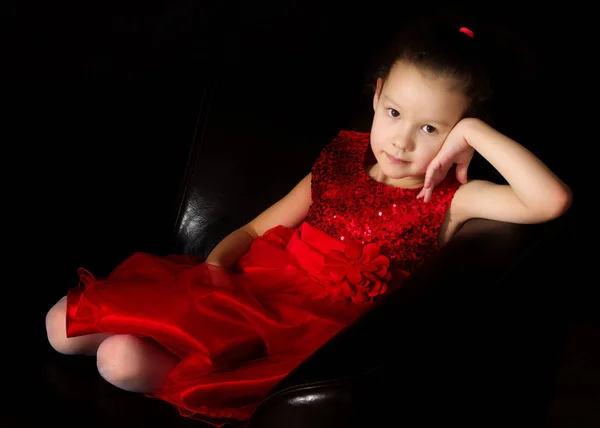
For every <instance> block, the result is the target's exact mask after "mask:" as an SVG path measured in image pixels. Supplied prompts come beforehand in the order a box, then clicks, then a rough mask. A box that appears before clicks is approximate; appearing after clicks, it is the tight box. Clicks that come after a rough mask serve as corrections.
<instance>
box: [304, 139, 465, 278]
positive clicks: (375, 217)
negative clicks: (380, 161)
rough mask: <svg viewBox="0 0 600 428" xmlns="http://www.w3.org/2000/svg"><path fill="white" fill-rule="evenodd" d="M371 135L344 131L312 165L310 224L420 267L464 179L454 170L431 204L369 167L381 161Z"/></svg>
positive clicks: (408, 267)
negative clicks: (371, 173)
mask: <svg viewBox="0 0 600 428" xmlns="http://www.w3.org/2000/svg"><path fill="white" fill-rule="evenodd" d="M369 137H370V134H369V133H366V132H356V131H348V130H344V131H341V132H340V133H339V135H338V136H337V137H336V138H335V139H334V140H333V141H332V142H331V143H329V144H328V145H327V146H326V147H325V148H324V149H323V150H322V151H321V154H320V156H319V158H318V159H317V161H316V162H315V164H314V166H313V169H312V199H313V203H312V205H311V207H310V210H309V212H308V216H307V219H306V221H307V223H309V224H311V225H312V226H315V227H317V228H319V229H321V230H323V231H324V232H326V233H328V234H329V235H331V236H334V237H336V238H338V239H340V240H346V239H354V240H357V241H359V242H361V243H365V244H367V243H376V244H378V245H380V246H381V253H382V254H383V255H385V256H387V257H389V258H390V260H391V263H392V265H393V266H394V267H395V268H399V269H402V270H405V271H408V272H412V271H414V269H416V268H417V267H419V266H420V265H421V264H422V263H423V261H424V260H425V259H426V258H427V257H428V256H430V255H431V254H433V252H435V250H436V249H437V248H438V233H439V230H440V226H441V224H442V221H443V220H444V215H445V214H446V211H447V209H448V207H449V206H450V202H451V201H452V197H453V196H454V193H455V191H456V189H458V186H459V185H460V183H459V182H458V180H456V177H455V176H454V174H452V173H449V174H448V175H447V177H446V178H445V180H444V181H443V182H442V183H440V184H439V185H438V186H437V188H436V191H435V192H434V194H433V196H432V199H431V201H430V202H429V203H424V202H423V200H422V199H417V195H418V194H419V192H420V190H421V189H420V188H419V189H402V188H397V187H393V186H389V185H386V184H383V183H380V182H378V181H376V180H374V179H373V178H371V177H370V176H369V175H368V174H367V172H366V171H365V164H373V163H375V157H374V155H373V152H372V151H371V147H370V144H369V143H370V139H369Z"/></svg>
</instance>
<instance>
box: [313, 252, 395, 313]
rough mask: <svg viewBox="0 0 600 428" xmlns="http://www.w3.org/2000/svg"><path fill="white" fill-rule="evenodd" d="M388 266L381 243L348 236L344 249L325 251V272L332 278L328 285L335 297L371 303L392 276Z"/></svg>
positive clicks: (381, 292) (383, 290) (383, 289)
mask: <svg viewBox="0 0 600 428" xmlns="http://www.w3.org/2000/svg"><path fill="white" fill-rule="evenodd" d="M389 267H390V261H389V259H388V258H387V257H385V256H384V255H382V254H381V251H380V249H379V245H377V244H365V245H363V244H361V243H360V242H358V241H355V240H349V241H348V242H346V244H345V246H344V252H341V251H338V250H333V251H331V252H330V253H328V254H326V255H325V267H324V269H323V273H324V274H325V275H328V276H329V278H330V279H331V281H330V284H329V288H330V290H331V291H332V294H333V297H334V298H336V299H341V300H344V299H351V300H352V301H353V302H355V303H371V302H372V301H373V298H374V297H375V296H378V295H380V294H383V293H385V291H386V290H387V282H388V281H389V280H390V279H391V277H392V275H391V273H390V271H389ZM328 282H329V281H328Z"/></svg>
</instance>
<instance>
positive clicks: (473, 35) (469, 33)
mask: <svg viewBox="0 0 600 428" xmlns="http://www.w3.org/2000/svg"><path fill="white" fill-rule="evenodd" d="M458 31H460V32H461V33H464V34H466V35H467V36H469V37H470V38H472V39H473V38H475V33H473V32H472V31H471V30H469V29H468V28H467V27H460V30H458Z"/></svg>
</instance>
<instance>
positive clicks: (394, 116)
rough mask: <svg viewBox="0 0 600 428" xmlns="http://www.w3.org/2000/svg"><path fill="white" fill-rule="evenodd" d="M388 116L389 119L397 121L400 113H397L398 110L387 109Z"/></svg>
mask: <svg viewBox="0 0 600 428" xmlns="http://www.w3.org/2000/svg"><path fill="white" fill-rule="evenodd" d="M387 112H388V115H389V116H390V117H393V118H394V119H397V118H399V117H400V112H398V110H394V109H393V108H389V109H387Z"/></svg>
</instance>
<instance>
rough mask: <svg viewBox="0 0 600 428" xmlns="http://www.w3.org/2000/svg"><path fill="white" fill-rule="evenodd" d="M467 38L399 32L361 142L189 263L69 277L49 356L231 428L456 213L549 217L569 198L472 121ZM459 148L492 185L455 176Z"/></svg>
mask: <svg viewBox="0 0 600 428" xmlns="http://www.w3.org/2000/svg"><path fill="white" fill-rule="evenodd" d="M477 37H478V35H477V33H473V31H471V29H468V28H461V27H456V26H452V27H446V26H439V27H434V26H426V27H424V28H423V29H419V28H410V29H409V30H408V32H407V36H406V37H404V38H401V39H400V40H401V42H400V43H398V45H397V46H396V47H395V51H393V56H392V57H391V58H390V60H389V61H388V62H387V63H386V64H384V66H383V68H382V69H381V73H380V75H379V77H378V78H377V79H376V88H375V93H374V97H373V109H374V117H373V122H372V127H371V132H370V133H361V132H353V131H341V132H340V133H339V135H338V136H337V137H336V138H335V139H334V140H333V141H332V142H331V143H330V144H328V145H327V146H326V147H325V148H324V149H323V150H322V152H321V154H320V156H319V157H318V159H317V160H316V162H315V164H314V166H313V168H312V170H311V171H310V173H309V174H308V175H306V177H304V178H303V179H302V180H301V181H300V182H299V183H298V184H297V185H296V186H295V187H294V188H293V189H292V190H291V191H290V192H289V194H287V195H286V196H285V197H284V198H283V199H281V200H280V201H278V202H277V203H275V204H274V205H273V206H271V207H270V208H268V209H267V210H266V211H264V212H263V213H262V214H260V215H259V216H258V217H256V218H255V219H253V220H252V221H250V222H249V223H248V224H246V225H244V226H243V227H241V228H239V229H238V230H235V231H233V232H232V233H231V234H230V235H229V236H227V237H226V238H225V239H224V240H223V241H222V242H220V243H219V245H217V246H216V247H215V248H214V250H213V251H212V252H211V253H210V255H209V256H208V257H207V258H206V260H204V261H202V260H198V259H195V258H193V257H185V256H173V257H158V256H153V255H150V254H145V253H136V254H134V255H132V256H131V257H130V258H128V259H126V260H125V261H124V262H123V263H122V264H120V265H119V266H118V267H117V268H116V269H115V270H114V271H113V272H112V273H111V274H110V275H109V277H108V278H105V279H96V278H94V277H93V275H92V274H91V273H89V272H87V271H85V270H83V269H82V270H80V277H81V282H80V284H79V286H78V287H75V288H73V289H70V290H69V292H68V294H67V296H65V297H63V298H62V299H61V300H60V301H59V302H58V303H57V304H56V305H55V306H54V307H52V308H51V309H50V311H49V312H48V315H47V318H46V326H47V332H48V339H49V342H50V344H51V345H52V347H54V349H56V350H57V351H58V352H61V353H63V354H86V355H95V356H96V357H97V364H98V370H99V372H100V374H101V375H102V376H103V377H104V378H105V379H106V380H107V381H108V382H110V383H112V384H114V385H116V386H118V387H120V388H123V389H125V390H128V391H136V392H141V393H144V394H146V395H148V396H152V397H158V398H160V399H163V400H166V401H167V402H170V403H172V404H173V405H175V406H176V407H177V408H178V409H179V411H180V412H181V414H182V415H185V416H190V417H194V418H198V419H201V420H204V421H206V422H209V423H211V424H214V425H215V426H220V424H221V423H223V422H224V421H238V422H240V423H242V424H243V423H245V422H246V421H248V419H249V418H250V416H251V414H252V412H253V410H254V409H255V408H256V406H257V405H258V404H259V403H260V401H261V400H262V399H263V398H264V397H265V396H266V394H267V393H268V392H269V390H270V389H271V388H273V387H274V386H275V384H276V383H277V382H278V381H280V380H281V379H282V378H284V377H285V376H286V375H287V374H288V373H289V372H290V371H291V370H292V369H294V368H295V367H296V366H297V365H298V364H300V362H302V361H303V360H304V359H306V358H307V357H308V356H309V355H310V354H312V353H313V352H314V351H315V350H316V349H317V348H319V347H320V346H321V345H323V344H324V343H325V342H326V341H328V340H329V339H330V338H331V337H332V336H333V335H335V334H336V333H337V332H339V331H340V330H341V329H342V328H344V327H345V326H347V325H349V324H350V323H352V322H353V321H354V320H356V318H357V317H358V316H360V315H361V314H362V313H364V312H365V311H366V310H368V309H369V308H370V307H371V306H372V302H374V301H376V300H378V299H380V298H381V296H385V295H386V294H389V293H390V291H391V290H392V289H394V288H396V287H399V286H401V284H402V282H403V280H404V278H406V276H407V275H409V274H410V273H411V272H412V271H414V270H415V269H417V268H418V267H419V266H421V265H422V263H423V262H424V260H425V259H426V258H427V257H428V256H429V255H431V254H432V253H433V252H434V251H435V250H436V249H437V248H438V247H439V246H440V245H443V244H444V243H446V242H448V240H449V239H451V238H452V236H453V235H454V233H456V231H457V230H458V229H459V228H460V227H461V225H462V224H463V223H464V222H466V221H467V220H469V219H470V218H474V217H480V218H488V219H493V220H498V221H505V222H515V223H540V222H547V221H549V220H552V219H555V218H557V217H559V216H560V215H562V214H563V213H564V212H565V211H566V210H567V209H568V208H569V206H570V203H571V193H570V190H569V188H568V187H567V186H566V185H565V184H564V183H563V182H562V181H561V180H560V179H559V178H557V177H556V176H555V175H554V174H553V173H552V171H550V170H549V169H548V168H547V167H546V165H544V163H542V162H541V161H540V160H539V159H538V158H536V157H535V156H534V155H533V154H532V153H531V152H529V151H528V150H527V149H525V148H524V147H523V146H521V145H520V144H518V143H517V142H515V141H513V140H512V139H511V138H509V137H507V136H505V135H502V134H501V133H500V132H498V131H496V130H495V129H493V128H492V127H491V126H490V125H488V124H487V123H486V122H484V121H483V120H481V119H479V118H477V117H479V116H478V115H479V113H480V110H479V109H480V107H481V106H482V103H483V101H484V100H485V99H486V98H487V97H488V94H489V80H488V79H487V78H486V76H487V74H485V70H484V69H483V68H482V65H481V64H480V51H478V47H477V45H478V42H477ZM474 151H477V152H478V153H479V154H481V156H482V157H483V158H485V159H486V160H487V161H488V162H489V163H490V164H491V165H492V166H493V167H495V168H496V170H497V171H498V172H499V173H500V174H501V175H502V176H503V177H504V179H505V180H506V183H507V184H494V183H491V182H486V181H481V180H468V179H467V167H468V165H469V163H470V161H471V158H472V156H473V154H474ZM65 320H66V322H65Z"/></svg>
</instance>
